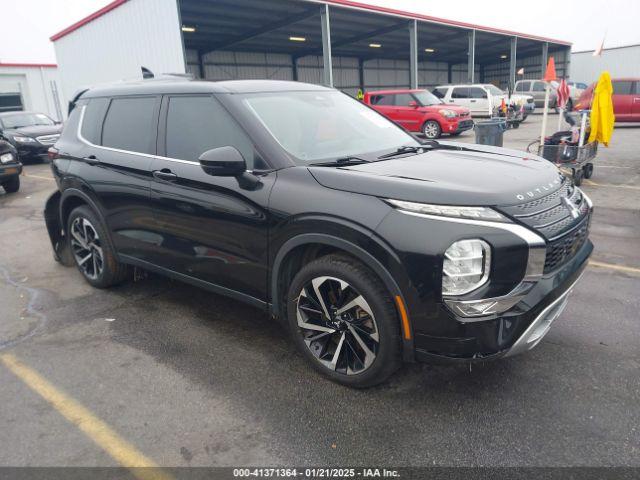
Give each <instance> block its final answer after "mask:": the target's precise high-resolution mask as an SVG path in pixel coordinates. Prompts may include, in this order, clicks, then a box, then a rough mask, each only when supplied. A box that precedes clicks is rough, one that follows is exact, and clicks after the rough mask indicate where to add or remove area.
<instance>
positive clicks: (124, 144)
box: [102, 97, 156, 153]
mask: <svg viewBox="0 0 640 480" xmlns="http://www.w3.org/2000/svg"><path fill="white" fill-rule="evenodd" d="M155 105H156V98H155V97H127V98H114V99H113V100H111V104H110V105H109V109H108V110H107V116H106V118H105V119H104V124H103V126H102V145H103V146H104V147H111V148H117V149H119V150H127V151H129V152H139V153H154V152H155V145H154V143H155V135H154V134H153V132H154V131H155V128H154V126H155V125H154V124H155V123H156V122H154V119H155Z"/></svg>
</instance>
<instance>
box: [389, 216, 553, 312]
mask: <svg viewBox="0 0 640 480" xmlns="http://www.w3.org/2000/svg"><path fill="white" fill-rule="evenodd" d="M397 211H398V212H400V213H403V214H405V215H412V216H414V217H422V218H428V219H429V220H439V221H442V222H453V223H463V224H466V225H477V226H481V227H488V228H496V229H499V230H504V231H507V232H510V233H512V234H514V235H516V236H518V237H520V238H521V239H522V240H524V241H525V242H526V243H527V245H528V246H529V255H528V258H527V268H526V270H525V274H524V277H523V278H522V280H521V281H520V283H518V285H516V286H515V287H514V288H513V290H511V291H510V292H509V293H507V294H506V295H503V296H500V297H493V298H483V299H477V300H456V299H453V298H448V297H447V296H446V295H443V298H444V302H445V304H446V305H447V306H448V307H449V309H450V310H451V311H452V312H453V313H454V314H455V315H456V316H458V317H460V321H461V322H477V321H482V320H486V319H487V318H486V317H487V316H491V315H495V314H500V313H504V312H506V311H507V310H509V309H510V308H512V307H513V306H515V305H516V304H517V303H518V302H519V301H520V300H522V298H524V296H525V295H526V294H527V293H528V292H529V291H530V290H531V288H533V286H534V285H535V283H536V282H537V281H539V280H540V279H541V278H542V275H543V272H544V263H545V260H546V256H547V244H546V242H545V240H544V239H543V238H542V237H541V236H540V235H538V234H537V233H535V232H533V231H532V230H529V229H528V228H526V227H524V226H522V225H518V224H516V223H503V222H489V221H485V220H471V219H466V218H451V217H441V216H438V215H429V214H426V213H417V212H410V211H408V210H402V209H397ZM491 302H495V303H494V304H493V305H491V307H490V308H488V309H485V311H486V310H490V313H484V312H482V313H479V314H476V315H469V314H468V313H466V312H465V310H463V308H464V307H465V306H469V305H474V304H475V305H478V304H483V303H491Z"/></svg>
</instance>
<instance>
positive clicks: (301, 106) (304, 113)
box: [242, 90, 418, 165]
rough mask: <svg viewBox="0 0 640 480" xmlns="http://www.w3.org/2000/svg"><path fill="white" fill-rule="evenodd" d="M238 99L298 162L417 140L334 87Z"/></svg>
mask: <svg viewBox="0 0 640 480" xmlns="http://www.w3.org/2000/svg"><path fill="white" fill-rule="evenodd" d="M242 104H243V106H245V107H246V108H247V109H248V110H249V111H250V112H251V114H252V115H254V116H255V117H256V118H257V119H258V121H259V122H260V123H262V125H263V126H264V127H265V128H266V129H267V130H268V132H269V133H270V134H271V135H272V136H273V138H274V139H275V140H276V141H277V142H278V143H279V144H280V145H281V146H282V147H283V148H284V149H285V150H286V151H287V152H289V154H291V155H292V156H293V157H295V159H294V161H296V163H298V164H300V165H307V164H309V163H314V162H319V161H325V160H333V159H336V158H341V157H348V156H364V155H367V154H373V153H376V152H381V151H385V150H387V151H388V150H391V149H396V148H398V147H400V146H403V145H416V146H417V145H418V142H417V141H416V140H415V139H414V138H413V137H412V136H411V135H409V134H408V133H406V132H405V131H404V130H402V129H401V128H399V127H398V126H397V125H396V124H394V123H393V122H391V121H389V120H387V119H386V118H385V117H383V116H382V115H380V114H378V113H376V112H374V111H373V110H371V109H370V108H368V107H366V106H364V105H363V104H361V103H360V102H358V101H356V100H354V99H352V98H350V97H349V96H347V95H345V94H343V93H340V92H336V91H323V90H320V91H311V92H273V93H254V94H247V95H244V96H243V97H242Z"/></svg>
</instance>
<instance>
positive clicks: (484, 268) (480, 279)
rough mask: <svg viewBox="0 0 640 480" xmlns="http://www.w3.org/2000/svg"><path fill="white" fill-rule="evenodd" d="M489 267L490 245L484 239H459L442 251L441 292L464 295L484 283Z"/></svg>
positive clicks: (487, 276)
mask: <svg viewBox="0 0 640 480" xmlns="http://www.w3.org/2000/svg"><path fill="white" fill-rule="evenodd" d="M490 269H491V247H490V246H489V244H488V243H487V242H485V241H484V240H477V239H474V240H460V241H458V242H455V243H453V244H452V245H451V246H450V247H449V248H447V251H446V252H445V253H444V263H443V265H442V294H443V295H464V294H465V293H469V292H471V291H473V290H475V289H476V288H478V287H481V286H482V285H484V284H485V283H486V282H487V280H488V279H489V270H490Z"/></svg>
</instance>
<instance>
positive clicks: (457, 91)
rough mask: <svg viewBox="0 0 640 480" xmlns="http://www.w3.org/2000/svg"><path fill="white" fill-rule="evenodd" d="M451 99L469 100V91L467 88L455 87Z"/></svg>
mask: <svg viewBox="0 0 640 480" xmlns="http://www.w3.org/2000/svg"><path fill="white" fill-rule="evenodd" d="M451 98H469V89H468V88H467V87H456V88H454V89H453V92H452V93H451Z"/></svg>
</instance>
